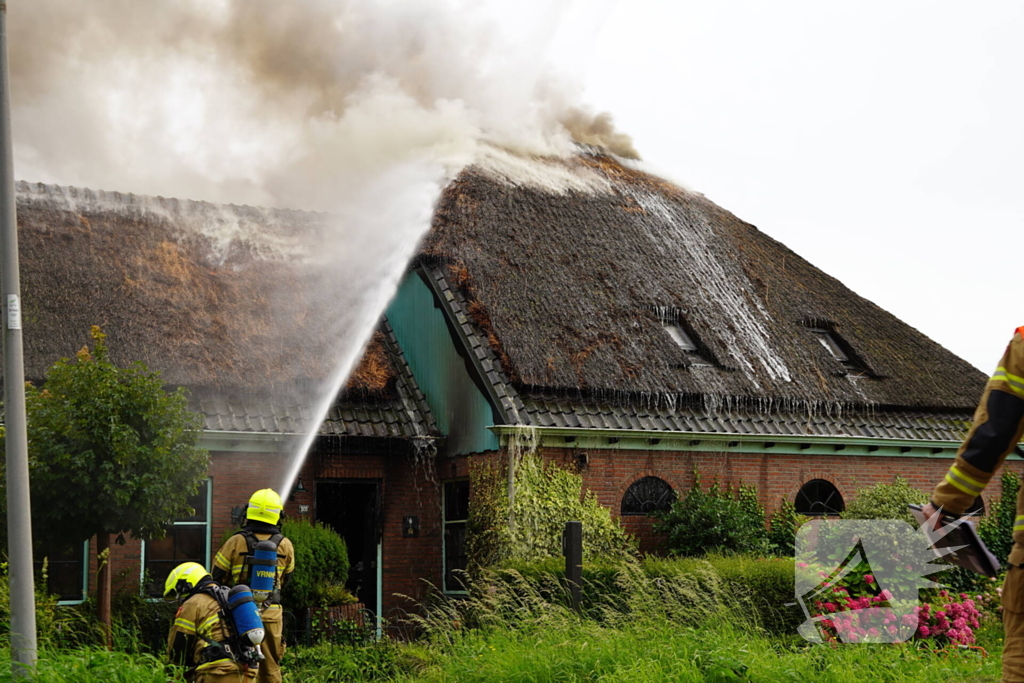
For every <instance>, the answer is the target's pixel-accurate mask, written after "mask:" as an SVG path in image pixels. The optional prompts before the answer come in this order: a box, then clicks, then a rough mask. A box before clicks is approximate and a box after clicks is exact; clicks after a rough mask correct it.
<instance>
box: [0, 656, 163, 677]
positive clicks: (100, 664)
mask: <svg viewBox="0 0 1024 683" xmlns="http://www.w3.org/2000/svg"><path fill="white" fill-rule="evenodd" d="M0 656H2V657H3V661H4V666H3V667H2V668H0V681H10V680H11V679H12V676H11V667H10V666H9V665H8V662H10V655H9V654H8V651H7V650H6V649H5V650H3V652H2V655H0ZM21 680H23V679H21ZM29 680H31V681H38V683H99V682H101V681H102V682H103V683H166V682H167V681H178V680H183V679H181V678H178V677H175V675H174V672H171V671H167V670H165V668H164V665H163V663H162V662H161V661H160V660H158V659H156V658H155V657H153V656H152V655H144V654H127V653H124V652H107V651H106V650H97V649H83V650H66V651H58V650H44V651H42V652H40V656H39V663H38V665H37V666H36V670H35V672H34V675H33V676H31V677H30V678H29Z"/></svg>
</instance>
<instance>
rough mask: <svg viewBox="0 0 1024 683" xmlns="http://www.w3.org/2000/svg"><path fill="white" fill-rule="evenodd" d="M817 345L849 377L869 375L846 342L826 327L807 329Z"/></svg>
mask: <svg viewBox="0 0 1024 683" xmlns="http://www.w3.org/2000/svg"><path fill="white" fill-rule="evenodd" d="M808 329H810V331H811V333H812V334H813V335H814V337H815V338H816V339H817V340H818V343H819V344H821V345H822V346H823V347H825V350H826V351H828V352H829V355H831V356H832V357H833V358H835V359H836V362H837V363H839V364H840V365H842V366H843V368H845V369H846V370H847V371H848V372H849V373H850V374H851V375H870V374H871V373H870V371H868V369H867V368H866V367H865V366H864V364H863V363H861V362H860V360H859V359H857V358H856V357H854V355H853V353H852V352H851V351H850V349H849V347H848V346H847V344H846V342H845V341H844V340H843V339H842V338H840V337H839V335H837V334H836V333H835V332H833V331H832V330H830V329H828V328H826V327H809V328H808Z"/></svg>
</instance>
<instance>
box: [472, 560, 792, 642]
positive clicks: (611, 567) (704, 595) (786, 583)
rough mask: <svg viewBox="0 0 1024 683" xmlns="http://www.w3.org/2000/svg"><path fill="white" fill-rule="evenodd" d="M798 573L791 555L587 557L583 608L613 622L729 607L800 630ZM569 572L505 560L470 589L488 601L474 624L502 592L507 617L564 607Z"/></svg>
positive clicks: (785, 629)
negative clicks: (618, 617)
mask: <svg viewBox="0 0 1024 683" xmlns="http://www.w3.org/2000/svg"><path fill="white" fill-rule="evenodd" d="M793 572H794V562H793V560H791V559H787V558H764V557H754V556H750V555H729V556H722V555H709V556H706V557H703V558H656V557H648V558H645V559H644V560H642V561H641V562H639V563H637V562H635V561H626V562H619V563H610V562H603V563H584V565H583V591H582V593H583V610H584V614H586V615H587V616H589V617H591V618H594V619H597V620H599V621H603V622H608V621H609V620H612V621H614V620H615V618H616V617H615V616H614V615H615V614H619V615H623V616H626V617H628V619H646V618H653V617H655V616H657V615H659V614H660V615H663V616H666V617H669V618H671V620H672V621H673V622H675V623H684V622H686V623H697V622H699V621H700V620H701V619H703V618H705V617H707V616H709V615H712V614H714V613H716V612H718V611H721V610H723V609H729V610H732V612H733V617H734V618H735V619H738V620H740V621H742V622H743V623H744V624H746V625H748V626H754V627H760V628H763V629H765V630H766V631H768V632H769V633H773V634H795V633H796V628H797V626H798V625H799V624H800V623H801V622H802V621H803V619H804V615H803V614H802V612H801V611H800V609H799V608H798V607H797V606H796V605H795V604H793V600H794V598H793V586H794V576H793ZM564 577H565V564H564V562H562V561H559V560H555V559H549V560H542V561H538V562H530V563H523V562H519V563H506V564H504V565H502V568H501V569H500V570H497V571H493V572H487V573H486V574H485V575H484V576H482V577H479V578H478V580H477V581H476V582H474V584H473V587H472V588H471V593H473V592H474V591H479V592H480V593H481V594H482V595H486V597H487V600H486V601H482V602H481V605H485V608H484V609H483V610H481V609H479V606H478V609H477V610H476V611H475V612H474V614H473V620H471V621H469V624H471V625H477V624H478V623H479V621H480V620H481V615H480V612H481V611H487V610H494V611H498V610H499V608H498V607H497V605H503V604H504V603H503V598H502V597H501V596H502V595H507V596H508V597H507V598H504V600H507V602H508V603H509V605H508V606H506V607H503V608H501V609H502V610H503V611H504V612H507V613H508V614H510V615H512V616H511V617H505V618H506V619H508V618H514V619H522V618H527V617H529V615H531V614H544V613H545V609H548V608H545V607H543V606H542V605H538V604H537V603H538V602H539V601H543V603H547V604H550V605H556V606H557V607H558V609H560V610H565V609H567V608H568V606H569V604H570V603H569V596H568V591H566V590H565V584H564ZM481 586H487V587H486V588H481ZM469 602H470V603H471V604H472V603H473V600H472V599H471V600H470V601H469ZM787 605H789V606H787ZM464 616H465V615H464ZM483 621H485V622H486V619H483Z"/></svg>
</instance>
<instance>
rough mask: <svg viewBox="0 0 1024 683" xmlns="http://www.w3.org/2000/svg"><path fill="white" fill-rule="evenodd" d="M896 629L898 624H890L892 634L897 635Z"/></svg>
mask: <svg viewBox="0 0 1024 683" xmlns="http://www.w3.org/2000/svg"><path fill="white" fill-rule="evenodd" d="M896 631H897V628H896V624H889V633H891V634H892V635H896Z"/></svg>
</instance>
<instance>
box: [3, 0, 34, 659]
mask: <svg viewBox="0 0 1024 683" xmlns="http://www.w3.org/2000/svg"><path fill="white" fill-rule="evenodd" d="M10 80H11V79H10V72H9V69H8V66H7V3H6V2H4V1H3V0H0V280H2V282H0V297H2V300H0V311H2V316H3V325H4V410H5V413H6V415H5V418H4V422H5V428H6V442H7V556H8V575H9V579H10V592H11V670H12V672H13V674H14V676H15V677H16V678H21V677H24V676H27V675H28V674H29V673H30V671H29V668H30V667H32V666H34V665H35V663H36V604H35V595H36V591H35V580H34V578H33V576H32V508H31V503H30V501H29V488H28V436H27V433H26V421H27V420H26V415H25V366H24V361H23V352H22V343H21V283H20V280H19V277H18V223H17V213H16V210H15V205H14V154H13V150H12V144H11V89H10Z"/></svg>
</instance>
